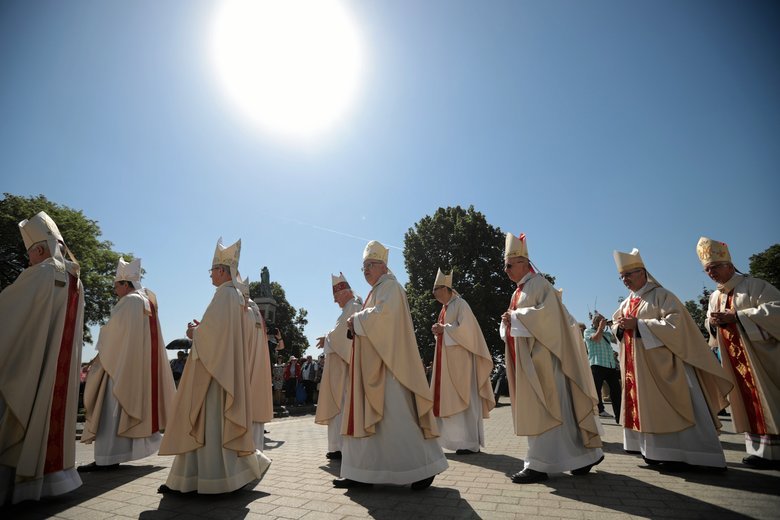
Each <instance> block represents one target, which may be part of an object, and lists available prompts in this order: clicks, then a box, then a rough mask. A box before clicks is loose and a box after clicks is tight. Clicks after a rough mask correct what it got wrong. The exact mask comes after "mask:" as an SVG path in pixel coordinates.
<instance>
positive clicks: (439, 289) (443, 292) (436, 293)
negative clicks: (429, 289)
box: [433, 285, 452, 305]
mask: <svg viewBox="0 0 780 520" xmlns="http://www.w3.org/2000/svg"><path fill="white" fill-rule="evenodd" d="M433 297H434V298H436V301H437V302H439V303H441V304H442V305H447V303H448V302H449V301H450V298H452V292H451V291H450V290H448V289H447V287H445V286H443V285H437V286H436V287H434V288H433Z"/></svg>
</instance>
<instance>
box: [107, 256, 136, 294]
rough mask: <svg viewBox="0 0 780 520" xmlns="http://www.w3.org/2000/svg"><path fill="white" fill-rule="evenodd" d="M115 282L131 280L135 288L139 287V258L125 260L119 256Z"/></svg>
mask: <svg viewBox="0 0 780 520" xmlns="http://www.w3.org/2000/svg"><path fill="white" fill-rule="evenodd" d="M114 281H115V282H123V281H124V282H131V283H132V284H133V287H135V288H136V289H140V288H141V259H140V258H136V259H135V260H131V261H130V262H126V261H125V259H124V258H123V257H121V256H120V257H119V262H118V263H117V266H116V276H114Z"/></svg>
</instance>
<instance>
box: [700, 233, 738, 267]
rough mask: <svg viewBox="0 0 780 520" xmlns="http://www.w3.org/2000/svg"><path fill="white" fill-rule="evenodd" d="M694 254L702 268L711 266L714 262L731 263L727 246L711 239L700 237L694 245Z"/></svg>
mask: <svg viewBox="0 0 780 520" xmlns="http://www.w3.org/2000/svg"><path fill="white" fill-rule="evenodd" d="M696 254H697V255H698V256H699V261H700V262H701V265H702V267H707V264H713V263H715V262H729V263H732V262H731V253H729V246H727V245H726V244H725V243H723V242H717V241H715V240H712V239H711V238H707V237H701V238H700V239H699V242H698V243H697V244H696Z"/></svg>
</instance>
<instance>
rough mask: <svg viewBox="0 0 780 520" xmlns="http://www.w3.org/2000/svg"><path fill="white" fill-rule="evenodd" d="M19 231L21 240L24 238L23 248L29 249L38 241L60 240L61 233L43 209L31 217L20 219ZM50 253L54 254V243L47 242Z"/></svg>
mask: <svg viewBox="0 0 780 520" xmlns="http://www.w3.org/2000/svg"><path fill="white" fill-rule="evenodd" d="M19 232H20V233H21V234H22V240H24V248H25V249H30V248H31V247H32V246H33V245H35V244H37V243H38V242H45V241H49V240H50V239H51V240H54V241H55V242H56V241H58V240H59V241H62V242H63V243H64V242H65V241H64V240H62V234H60V230H59V228H58V227H57V224H55V223H54V221H53V220H52V219H51V217H50V216H49V215H47V214H46V212H45V211H41V212H40V213H38V214H37V215H35V216H34V217H32V218H29V219H25V220H22V221H21V222H19ZM49 249H50V250H51V254H52V255H54V253H55V248H54V243H50V244H49Z"/></svg>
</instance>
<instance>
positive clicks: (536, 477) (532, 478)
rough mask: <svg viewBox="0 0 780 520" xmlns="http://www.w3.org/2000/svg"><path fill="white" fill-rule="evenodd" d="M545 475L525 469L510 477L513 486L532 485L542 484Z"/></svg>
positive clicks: (546, 477)
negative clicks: (535, 483)
mask: <svg viewBox="0 0 780 520" xmlns="http://www.w3.org/2000/svg"><path fill="white" fill-rule="evenodd" d="M548 478H550V477H548V476H547V473H544V472H542V471H536V470H533V469H531V468H525V469H524V470H523V471H518V472H517V473H515V474H514V475H512V482H514V483H515V484H533V483H534V482H543V481H545V480H547V479H548Z"/></svg>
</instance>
